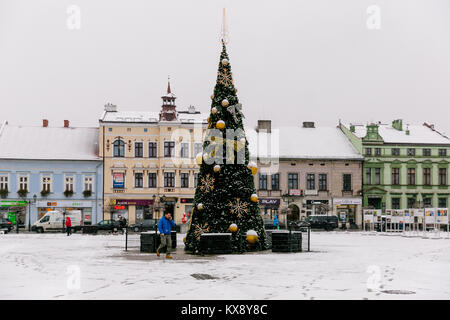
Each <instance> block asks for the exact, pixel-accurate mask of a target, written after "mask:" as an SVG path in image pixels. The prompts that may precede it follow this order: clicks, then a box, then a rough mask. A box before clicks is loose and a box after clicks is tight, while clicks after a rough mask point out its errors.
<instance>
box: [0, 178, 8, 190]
mask: <svg viewBox="0 0 450 320" xmlns="http://www.w3.org/2000/svg"><path fill="white" fill-rule="evenodd" d="M8 189H9V184H8V176H0V190H8Z"/></svg>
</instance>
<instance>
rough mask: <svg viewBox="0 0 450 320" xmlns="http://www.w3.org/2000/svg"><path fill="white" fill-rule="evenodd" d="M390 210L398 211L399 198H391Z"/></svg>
mask: <svg viewBox="0 0 450 320" xmlns="http://www.w3.org/2000/svg"><path fill="white" fill-rule="evenodd" d="M392 209H400V198H392Z"/></svg>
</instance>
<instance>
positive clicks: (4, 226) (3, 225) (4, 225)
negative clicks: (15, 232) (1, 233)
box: [0, 218, 13, 232]
mask: <svg viewBox="0 0 450 320" xmlns="http://www.w3.org/2000/svg"><path fill="white" fill-rule="evenodd" d="M12 228H13V224H12V222H11V221H9V220H8V219H6V218H0V230H7V232H10V231H11V230H12Z"/></svg>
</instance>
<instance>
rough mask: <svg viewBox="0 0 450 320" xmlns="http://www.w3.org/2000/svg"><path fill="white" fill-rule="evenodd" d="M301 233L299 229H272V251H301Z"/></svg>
mask: <svg viewBox="0 0 450 320" xmlns="http://www.w3.org/2000/svg"><path fill="white" fill-rule="evenodd" d="M301 251H302V233H301V232H300V231H292V232H291V233H289V231H285V230H283V231H273V232H272V252H301Z"/></svg>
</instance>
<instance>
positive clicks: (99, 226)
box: [91, 220, 122, 231]
mask: <svg viewBox="0 0 450 320" xmlns="http://www.w3.org/2000/svg"><path fill="white" fill-rule="evenodd" d="M91 228H94V229H96V230H104V231H118V230H122V228H121V227H120V223H119V221H116V220H102V221H99V222H98V223H96V224H94V225H93V226H92V227H91Z"/></svg>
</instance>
